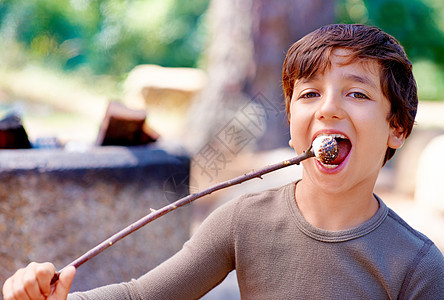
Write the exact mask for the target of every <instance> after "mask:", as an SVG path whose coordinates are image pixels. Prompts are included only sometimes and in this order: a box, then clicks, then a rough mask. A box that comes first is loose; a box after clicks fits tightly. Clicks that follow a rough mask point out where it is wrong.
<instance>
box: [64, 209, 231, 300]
mask: <svg viewBox="0 0 444 300" xmlns="http://www.w3.org/2000/svg"><path fill="white" fill-rule="evenodd" d="M234 211H235V201H231V202H229V203H227V204H225V205H223V206H221V207H219V208H218V209H216V210H215V211H214V212H213V213H212V214H210V216H209V217H208V218H207V219H206V220H205V221H204V222H203V223H202V225H201V226H200V227H199V228H198V230H197V231H196V233H195V234H194V235H193V236H192V237H191V239H190V240H189V241H188V242H186V243H185V244H184V246H183V248H182V249H181V250H180V251H179V252H178V253H176V254H175V255H174V256H173V257H171V258H170V259H168V260H167V261H165V262H164V263H162V264H161V265H159V266H158V267H156V268H155V269H153V270H151V271H150V272H148V273H146V274H145V275H142V276H141V277H140V278H138V279H136V280H132V281H131V282H128V283H121V284H113V285H108V286H104V287H100V288H97V289H94V290H91V291H88V292H81V293H73V294H71V295H69V297H68V299H70V300H73V299H87V300H93V299H94V300H101V299H156V300H157V299H198V298H200V297H202V296H203V295H204V294H206V293H207V292H209V291H210V290H211V289H213V288H214V287H215V286H217V285H218V284H219V283H221V282H222V281H223V280H224V278H225V277H226V276H227V275H228V273H229V272H231V271H232V270H233V269H234V268H235V259H234V257H235V254H234V240H233V218H234ZM147 247H149V245H148V246H147Z"/></svg>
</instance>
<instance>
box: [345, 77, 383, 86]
mask: <svg viewBox="0 0 444 300" xmlns="http://www.w3.org/2000/svg"><path fill="white" fill-rule="evenodd" d="M344 79H346V80H350V81H353V82H359V83H363V84H366V85H369V86H371V87H373V88H377V86H376V84H375V83H374V82H373V81H372V80H370V79H369V78H368V77H366V76H359V75H355V74H345V75H344Z"/></svg>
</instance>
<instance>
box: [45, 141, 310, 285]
mask: <svg viewBox="0 0 444 300" xmlns="http://www.w3.org/2000/svg"><path fill="white" fill-rule="evenodd" d="M314 156H315V154H314V152H313V150H312V147H310V148H309V149H308V150H307V151H305V152H303V153H302V154H301V155H298V156H296V157H293V158H291V159H289V160H284V161H282V162H279V163H276V164H273V165H269V166H267V167H265V168H262V169H259V170H257V171H251V172H249V173H247V174H244V175H241V176H238V177H235V178H233V179H230V180H227V181H224V182H220V183H218V184H215V185H213V186H211V187H209V188H207V189H205V190H203V191H201V192H197V193H194V194H191V195H188V196H185V197H183V198H181V199H179V200H177V201H175V202H173V203H171V204H169V205H166V206H164V207H162V208H160V209H157V210H154V209H151V213H150V214H148V215H146V216H144V217H142V218H141V219H139V220H137V221H136V222H134V223H132V224H131V225H129V226H128V227H126V228H124V229H122V230H121V231H119V232H117V233H116V234H114V235H113V236H111V237H110V238H108V239H106V240H105V241H103V242H102V243H100V244H99V245H97V246H96V247H94V248H92V249H91V250H89V251H88V252H86V253H85V254H83V255H82V256H80V257H79V258H77V259H76V260H74V261H73V262H71V263H70V264H68V265H67V266H66V267H68V266H74V267H76V268H78V267H80V266H81V265H83V264H84V263H85V262H87V261H88V260H90V259H91V258H93V257H95V256H97V255H98V254H99V253H101V252H102V251H104V250H105V249H107V248H109V247H111V246H112V245H114V244H115V243H116V242H118V241H119V240H121V239H123V238H124V237H126V236H128V235H130V234H131V233H133V232H134V231H136V230H138V229H140V228H141V227H143V226H145V225H146V224H148V223H150V222H152V221H154V220H156V219H157V218H160V217H161V216H163V215H165V214H167V213H169V212H171V211H173V210H175V209H176V208H178V207H181V206H184V205H186V204H188V203H191V202H193V201H194V200H196V199H199V198H202V197H203V196H206V195H209V194H211V193H213V192H215V191H218V190H221V189H224V188H227V187H230V186H233V185H237V184H240V183H242V182H245V181H247V180H250V179H253V178H260V179H262V175H264V174H267V173H270V172H273V171H276V170H278V169H282V168H285V167H288V166H291V165H294V164H297V165H299V163H300V162H301V161H303V160H305V159H307V158H310V157H314ZM66 267H65V268H66ZM63 269H64V268H63ZM63 269H62V270H60V271H58V272H56V274H54V277H53V278H52V280H51V284H54V283H55V282H56V281H57V280H58V279H59V276H60V273H61V272H62V271H63Z"/></svg>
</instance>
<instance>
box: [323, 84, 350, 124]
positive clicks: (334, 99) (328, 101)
mask: <svg viewBox="0 0 444 300" xmlns="http://www.w3.org/2000/svg"><path fill="white" fill-rule="evenodd" d="M344 116H345V111H344V107H343V99H342V97H341V93H339V92H337V91H334V90H332V91H329V92H327V93H325V94H324V95H323V97H322V100H321V101H320V102H319V106H318V108H317V111H316V118H317V119H319V120H334V119H337V120H340V119H343V118H344Z"/></svg>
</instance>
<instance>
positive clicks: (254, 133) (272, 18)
mask: <svg viewBox="0 0 444 300" xmlns="http://www.w3.org/2000/svg"><path fill="white" fill-rule="evenodd" d="M334 5H335V1H332V0H279V1H273V0H212V1H211V3H210V7H209V11H208V22H209V28H210V34H211V37H210V44H209V46H208V49H207V51H208V52H207V55H206V70H207V73H208V84H207V86H206V88H204V90H203V91H202V93H201V94H200V95H199V96H198V98H197V99H196V101H195V103H194V105H193V106H192V108H191V111H190V135H189V141H188V145H189V146H190V149H192V151H193V152H195V151H199V150H200V149H202V147H204V146H205V145H208V144H209V143H212V141H213V140H215V139H218V140H219V143H222V144H223V146H225V148H228V149H229V150H230V151H231V153H237V151H240V150H242V149H243V148H247V147H249V148H253V149H255V150H269V149H274V148H278V147H282V146H288V140H289V129H288V125H287V121H286V113H285V106H284V97H283V93H282V84H281V70H282V63H283V60H284V57H285V53H286V51H287V49H288V48H289V47H290V45H291V44H292V43H293V42H295V41H296V40H297V39H299V38H301V37H302V36H303V35H305V34H307V33H308V32H310V31H312V30H314V29H316V28H317V27H319V26H321V25H325V24H330V23H332V22H333V21H334V17H335V16H334ZM231 128H232V131H231V132H232V133H234V132H236V133H237V132H241V131H243V135H242V137H240V138H238V139H237V141H238V142H237V143H236V145H228V146H227V140H224V136H225V137H227V132H225V133H224V135H221V133H222V132H224V130H227V129H231ZM246 141H248V142H246ZM234 146H236V147H237V148H236V149H234V148H233V147H234Z"/></svg>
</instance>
